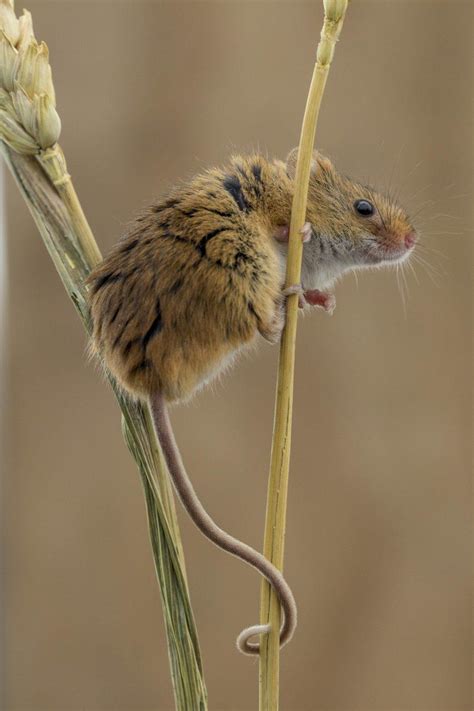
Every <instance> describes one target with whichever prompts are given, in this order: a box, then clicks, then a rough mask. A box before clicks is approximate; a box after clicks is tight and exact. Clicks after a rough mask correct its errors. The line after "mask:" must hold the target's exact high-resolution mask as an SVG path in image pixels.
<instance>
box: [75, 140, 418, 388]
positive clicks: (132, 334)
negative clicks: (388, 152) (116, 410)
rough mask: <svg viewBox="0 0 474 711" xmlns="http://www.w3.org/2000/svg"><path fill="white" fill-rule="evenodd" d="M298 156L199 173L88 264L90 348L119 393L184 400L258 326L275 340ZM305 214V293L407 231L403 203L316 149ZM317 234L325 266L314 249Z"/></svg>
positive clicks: (251, 159)
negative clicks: (282, 228) (281, 236)
mask: <svg viewBox="0 0 474 711" xmlns="http://www.w3.org/2000/svg"><path fill="white" fill-rule="evenodd" d="M295 162H296V152H295V151H293V152H292V153H291V154H290V156H289V157H288V162H287V164H286V165H285V164H284V163H283V162H281V161H274V162H269V161H267V160H266V159H265V158H263V157H262V156H260V155H252V156H248V157H239V156H237V157H234V158H233V159H232V160H231V163H230V165H229V166H228V167H227V168H224V169H217V168H215V169H211V170H208V171H206V172H205V173H203V174H201V175H198V176H197V177H195V178H194V179H193V180H191V181H190V182H189V183H188V184H185V185H182V186H179V187H177V188H175V189H174V190H172V191H171V192H170V193H169V195H168V196H167V197H166V198H165V199H163V200H160V201H158V202H156V203H154V204H152V205H151V206H150V207H149V208H148V209H147V210H146V211H145V212H144V213H143V214H142V215H140V216H139V217H138V218H137V219H136V221H135V223H134V224H133V226H132V228H131V230H130V231H129V233H128V234H127V235H126V236H125V237H124V238H123V239H122V240H121V241H120V242H119V243H118V244H117V245H116V247H115V248H114V249H113V250H112V252H111V253H110V254H109V256H108V257H106V259H105V260H104V261H103V262H102V263H101V264H100V265H99V266H98V267H97V268H96V269H95V270H94V271H93V273H92V274H91V276H90V279H89V284H90V304H91V312H92V318H93V326H94V328H93V340H94V344H95V349H96V351H97V352H98V353H99V354H100V356H101V357H102V358H103V360H104V361H105V363H106V365H107V367H108V368H109V370H110V371H111V372H112V373H113V374H114V376H115V377H116V378H117V380H118V381H119V383H120V384H121V385H122V386H123V387H124V389H125V390H127V391H129V392H131V393H133V394H134V395H137V396H139V397H146V396H147V395H148V394H150V393H152V392H158V391H159V392H161V393H162V394H163V395H164V397H165V399H166V400H167V401H173V400H181V399H186V398H187V397H189V396H190V395H191V394H192V392H193V391H194V390H195V389H196V388H198V387H199V386H200V385H202V384H203V383H205V382H206V381H207V380H208V379H210V378H211V377H213V376H214V375H215V374H216V373H217V372H218V371H219V369H220V368H221V367H222V366H223V365H224V364H225V363H226V362H227V361H228V359H229V357H230V356H231V355H232V354H233V353H235V352H236V351H238V350H239V349H240V348H241V347H242V346H245V345H246V344H249V343H250V342H251V341H252V340H253V339H254V337H255V336H256V334H257V333H258V332H260V333H261V334H262V335H263V336H264V337H266V338H267V339H268V340H270V341H275V340H278V338H279V335H280V332H281V328H282V325H283V314H282V296H281V287H282V282H283V269H282V261H281V258H280V256H281V246H280V245H278V244H277V243H276V242H275V240H274V239H273V234H274V232H275V230H276V228H277V227H278V226H279V225H285V224H288V223H289V220H290V211H291V202H292V197H293V174H294V167H295ZM361 197H367V198H368V199H371V200H372V201H373V202H374V203H376V205H377V207H378V209H379V211H378V213H377V214H376V215H374V216H373V217H371V218H370V219H366V218H361V217H360V216H359V215H357V214H356V213H355V211H354V210H353V208H352V205H353V203H354V200H356V199H357V198H361ZM307 219H308V220H309V221H310V222H311V223H312V226H313V233H314V234H315V235H318V236H321V238H320V240H319V242H318V241H316V240H313V243H314V244H313V245H311V243H310V244H309V245H305V248H304V257H303V286H306V287H307V288H312V287H315V286H325V285H326V283H327V282H330V281H332V280H333V279H334V278H336V277H337V276H338V275H339V274H340V273H342V271H344V270H345V269H348V268H352V267H363V266H367V265H372V264H379V263H381V262H384V261H386V260H385V259H384V256H385V257H386V255H387V254H388V253H389V252H390V250H392V251H393V249H395V248H396V247H397V244H398V243H399V242H400V240H401V239H402V237H403V235H404V234H405V233H406V232H408V231H409V230H410V229H411V227H410V223H409V221H408V218H407V217H406V215H405V213H404V212H403V211H402V210H401V208H399V207H398V206H396V205H394V204H393V203H392V202H389V201H388V200H387V198H385V197H383V196H381V195H379V194H377V193H375V192H374V191H373V190H371V189H370V188H366V187H364V186H361V185H359V184H358V183H355V182H353V181H351V180H349V179H348V178H345V177H343V176H341V175H340V174H339V173H337V172H336V170H335V169H334V167H333V165H332V163H331V162H330V161H329V160H328V159H327V158H324V157H322V156H320V155H318V154H315V161H314V169H313V174H312V178H311V182H310V191H309V200H308V211H307ZM371 237H373V240H372V241H371ZM324 239H326V240H327V241H329V242H330V247H331V250H332V252H333V255H332V260H330V261H328V260H327V257H326V261H325V260H324V258H323V256H324V255H323V254H321V255H319V258H318V254H316V253H315V250H316V248H317V246H318V245H322V246H323V247H324ZM349 253H350V259H351V260H352V261H351V263H350V264H349V265H348V264H346V263H343V262H344V260H346V261H347V258H348V255H349ZM389 256H390V255H389ZM318 260H319V270H318ZM313 262H315V263H313Z"/></svg>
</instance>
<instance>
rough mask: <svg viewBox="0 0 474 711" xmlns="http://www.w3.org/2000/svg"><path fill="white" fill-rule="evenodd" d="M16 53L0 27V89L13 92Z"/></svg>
mask: <svg viewBox="0 0 474 711" xmlns="http://www.w3.org/2000/svg"><path fill="white" fill-rule="evenodd" d="M17 57H18V52H17V51H16V49H15V47H14V46H13V44H12V42H11V40H10V39H9V37H8V36H7V35H6V33H5V32H4V31H3V30H2V29H1V27H0V87H1V88H2V89H6V91H12V90H13V84H14V81H15V72H16V67H17Z"/></svg>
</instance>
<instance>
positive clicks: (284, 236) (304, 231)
mask: <svg viewBox="0 0 474 711" xmlns="http://www.w3.org/2000/svg"><path fill="white" fill-rule="evenodd" d="M300 234H301V241H302V242H303V243H305V242H309V240H310V239H311V234H312V228H311V223H310V222H305V223H304V225H303V227H302V228H301V229H300ZM273 236H274V238H275V239H276V241H277V242H288V240H289V239H290V228H289V226H288V225H279V226H278V227H277V228H276V230H275V232H274V233H273Z"/></svg>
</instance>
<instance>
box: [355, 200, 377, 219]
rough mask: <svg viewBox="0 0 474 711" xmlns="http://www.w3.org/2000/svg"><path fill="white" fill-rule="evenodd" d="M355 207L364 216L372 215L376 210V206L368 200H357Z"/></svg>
mask: <svg viewBox="0 0 474 711" xmlns="http://www.w3.org/2000/svg"><path fill="white" fill-rule="evenodd" d="M354 208H355V211H356V212H358V213H359V215H362V217H370V215H373V214H374V212H375V207H374V206H373V205H372V203H371V202H369V201H368V200H356V201H355V203H354Z"/></svg>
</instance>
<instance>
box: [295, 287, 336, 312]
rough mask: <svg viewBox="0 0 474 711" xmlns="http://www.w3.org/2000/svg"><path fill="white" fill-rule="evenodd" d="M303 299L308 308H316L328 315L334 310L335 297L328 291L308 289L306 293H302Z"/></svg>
mask: <svg viewBox="0 0 474 711" xmlns="http://www.w3.org/2000/svg"><path fill="white" fill-rule="evenodd" d="M303 298H304V300H305V302H306V303H307V304H308V305H309V306H318V307H319V308H321V309H324V311H326V313H328V314H332V313H333V312H334V309H335V308H336V297H335V295H334V294H331V293H330V292H329V291H320V290H319V289H308V291H305V292H304V296H303Z"/></svg>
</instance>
